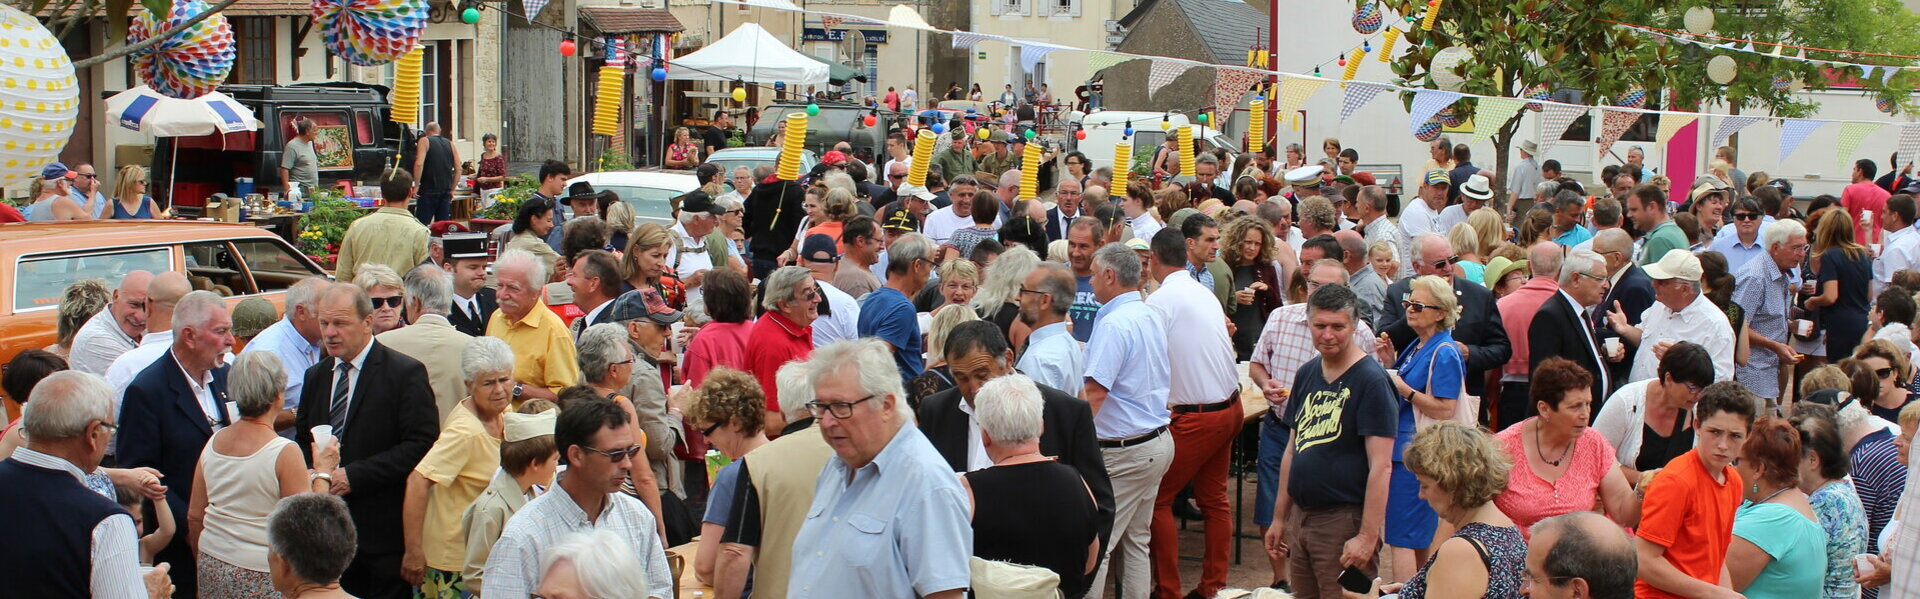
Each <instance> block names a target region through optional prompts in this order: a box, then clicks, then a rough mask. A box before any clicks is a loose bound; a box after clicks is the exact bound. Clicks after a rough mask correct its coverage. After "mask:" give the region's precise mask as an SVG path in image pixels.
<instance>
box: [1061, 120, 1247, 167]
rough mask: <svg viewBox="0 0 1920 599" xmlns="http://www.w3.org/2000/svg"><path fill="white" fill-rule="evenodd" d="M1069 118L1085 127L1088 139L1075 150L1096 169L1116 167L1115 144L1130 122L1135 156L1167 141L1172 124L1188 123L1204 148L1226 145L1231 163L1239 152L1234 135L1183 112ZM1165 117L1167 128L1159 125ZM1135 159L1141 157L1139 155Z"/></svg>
mask: <svg viewBox="0 0 1920 599" xmlns="http://www.w3.org/2000/svg"><path fill="white" fill-rule="evenodd" d="M1068 118H1069V119H1070V120H1072V121H1073V122H1078V123H1079V124H1080V125H1081V126H1082V127H1084V128H1085V129H1086V131H1087V138H1086V139H1082V140H1079V142H1078V143H1077V144H1075V149H1076V150H1078V151H1080V152H1081V153H1084V154H1086V155H1087V160H1088V161H1089V162H1092V163H1093V168H1100V167H1103V166H1113V147H1114V146H1115V145H1117V144H1119V143H1120V138H1121V136H1122V133H1123V132H1124V131H1125V130H1126V128H1127V125H1128V123H1132V125H1133V138H1132V140H1131V141H1132V142H1133V153H1134V156H1136V157H1137V156H1140V155H1141V154H1142V153H1143V152H1144V151H1146V150H1150V149H1152V148H1153V147H1154V146H1157V145H1160V144H1162V143H1165V142H1166V139H1167V135H1169V134H1170V132H1171V131H1173V127H1187V126H1192V127H1194V128H1195V131H1194V137H1195V139H1196V140H1197V141H1198V145H1199V146H1200V150H1201V151H1209V150H1213V149H1215V148H1226V150H1227V160H1228V162H1229V163H1231V162H1232V160H1233V158H1234V157H1236V156H1238V155H1239V154H1240V146H1239V144H1237V143H1235V142H1234V141H1233V139H1232V138H1229V137H1227V134H1225V133H1221V132H1220V131H1217V130H1215V129H1212V128H1210V127H1205V126H1200V125H1189V124H1188V121H1187V115H1184V114H1173V115H1167V114H1166V113H1160V112H1145V111H1121V110H1103V111H1100V112H1095V113H1092V114H1085V115H1083V114H1080V113H1077V112H1076V113H1074V114H1072V115H1069V116H1068ZM1162 120H1165V121H1167V122H1168V123H1169V125H1168V127H1167V128H1166V129H1164V130H1163V129H1161V128H1160V122H1161V121H1162ZM1136 160H1138V159H1137V158H1136Z"/></svg>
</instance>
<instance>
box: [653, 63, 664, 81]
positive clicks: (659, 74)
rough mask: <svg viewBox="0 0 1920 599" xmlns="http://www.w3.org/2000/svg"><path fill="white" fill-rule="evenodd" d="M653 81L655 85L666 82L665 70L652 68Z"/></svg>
mask: <svg viewBox="0 0 1920 599" xmlns="http://www.w3.org/2000/svg"><path fill="white" fill-rule="evenodd" d="M653 80H654V82H656V83H658V82H661V81H666V80H667V70H666V69H663V68H660V67H654V68H653Z"/></svg>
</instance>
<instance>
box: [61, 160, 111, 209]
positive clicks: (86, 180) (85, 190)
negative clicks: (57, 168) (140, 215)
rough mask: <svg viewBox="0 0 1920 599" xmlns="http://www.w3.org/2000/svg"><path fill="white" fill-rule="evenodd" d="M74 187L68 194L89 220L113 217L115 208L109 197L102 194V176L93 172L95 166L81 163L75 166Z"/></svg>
mask: <svg viewBox="0 0 1920 599" xmlns="http://www.w3.org/2000/svg"><path fill="white" fill-rule="evenodd" d="M73 174H74V175H75V179H74V180H73V187H72V189H71V190H69V191H68V193H69V194H70V195H71V196H72V197H73V203H74V205H76V206H79V207H80V211H81V212H84V213H86V215H87V218H107V217H110V216H113V206H112V205H111V204H110V203H109V202H108V201H107V196H106V195H104V194H101V193H100V175H99V174H98V173H95V172H93V165H92V164H90V163H86V162H81V163H78V164H75V165H73Z"/></svg>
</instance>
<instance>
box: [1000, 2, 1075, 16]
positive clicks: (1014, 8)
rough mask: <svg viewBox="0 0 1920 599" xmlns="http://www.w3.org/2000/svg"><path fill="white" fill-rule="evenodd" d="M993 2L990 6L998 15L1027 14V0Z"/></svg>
mask: <svg viewBox="0 0 1920 599" xmlns="http://www.w3.org/2000/svg"><path fill="white" fill-rule="evenodd" d="M1048 1H1058V0H1048ZM991 2H992V4H990V5H988V6H989V7H991V8H992V11H991V12H992V13H993V14H996V15H1024V14H1027V0H991Z"/></svg>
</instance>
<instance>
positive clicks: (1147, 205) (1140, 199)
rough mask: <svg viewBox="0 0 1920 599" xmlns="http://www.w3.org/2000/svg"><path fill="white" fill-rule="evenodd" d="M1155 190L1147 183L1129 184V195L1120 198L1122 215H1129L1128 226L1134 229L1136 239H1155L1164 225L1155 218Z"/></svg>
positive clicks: (1135, 182) (1136, 182)
mask: <svg viewBox="0 0 1920 599" xmlns="http://www.w3.org/2000/svg"><path fill="white" fill-rule="evenodd" d="M1153 200H1154V198H1153V188H1151V187H1148V186H1147V182H1146V181H1134V182H1131V183H1128V184H1127V193H1126V195H1124V196H1121V198H1120V213H1121V214H1125V215H1127V225H1128V226H1131V227H1133V238H1134V239H1153V234H1154V233H1158V232H1160V228H1161V227H1162V226H1164V225H1162V224H1160V221H1159V220H1156V219H1154V217H1153Z"/></svg>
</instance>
